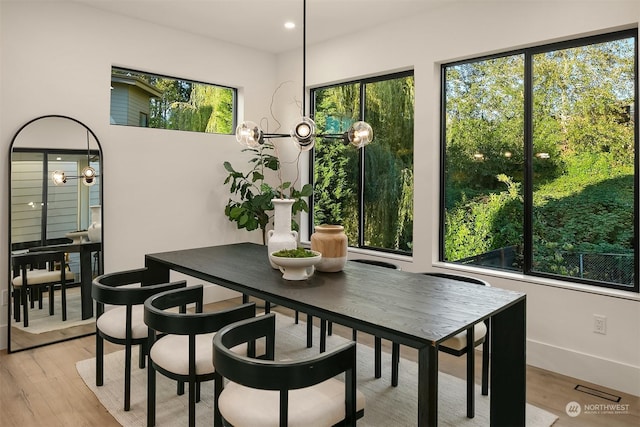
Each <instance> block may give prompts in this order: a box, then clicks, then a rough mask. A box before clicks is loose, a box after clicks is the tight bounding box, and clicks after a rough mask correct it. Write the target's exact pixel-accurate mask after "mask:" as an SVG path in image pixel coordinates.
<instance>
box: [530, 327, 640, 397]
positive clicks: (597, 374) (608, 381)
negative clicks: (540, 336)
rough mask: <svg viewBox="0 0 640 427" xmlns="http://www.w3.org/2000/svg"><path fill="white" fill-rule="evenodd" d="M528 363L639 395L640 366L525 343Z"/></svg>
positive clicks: (533, 343) (561, 348)
mask: <svg viewBox="0 0 640 427" xmlns="http://www.w3.org/2000/svg"><path fill="white" fill-rule="evenodd" d="M527 364H529V365H531V366H536V367H538V368H542V369H546V370H548V371H552V372H556V373H559V374H562V375H566V376H569V377H573V378H576V379H581V380H584V381H588V382H590V383H593V384H598V385H602V386H604V387H608V388H611V389H613V390H617V391H621V392H623V393H628V394H632V395H634V396H640V367H638V366H632V365H629V364H625V363H621V362H618V361H615V360H610V359H604V358H601V357H598V356H594V355H592V354H586V353H582V352H579V351H576V350H572V349H568V348H563V347H558V346H553V345H550V344H547V343H543V342H539V341H535V340H527Z"/></svg>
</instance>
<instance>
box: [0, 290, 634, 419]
mask: <svg viewBox="0 0 640 427" xmlns="http://www.w3.org/2000/svg"><path fill="white" fill-rule="evenodd" d="M235 304H237V301H236V300H230V301H228V302H222V303H217V304H215V305H214V307H219V308H222V307H225V306H228V305H235ZM275 310H276V311H279V312H281V313H284V314H288V315H292V312H291V311H290V310H288V309H285V308H281V307H277V308H275ZM334 333H337V334H340V335H343V336H345V337H347V338H350V337H351V329H348V328H344V327H341V326H339V325H334ZM358 340H359V342H362V343H364V344H366V345H373V338H372V337H371V336H369V335H367V334H362V333H360V334H359V338H358ZM121 349H122V347H120V346H116V345H111V344H109V343H107V345H106V346H105V351H106V352H111V351H117V350H121ZM384 350H385V351H387V352H389V351H390V346H389V343H386V342H385V343H384ZM416 354H417V353H416V351H415V350H413V349H410V348H406V347H402V356H403V357H405V358H407V359H411V360H415V359H416ZM94 356H95V337H93V336H90V337H85V338H79V339H75V340H71V341H66V342H63V343H58V344H54V345H50V346H46V347H41V348H38V349H33V350H26V351H22V352H18V353H12V354H6V352H3V354H1V355H0V426H7V427H8V426H16V427H40V426H47V427H54V426H65V427H74V426H100V427H108V426H118V425H119V424H118V423H117V422H116V421H115V419H114V418H113V417H112V416H111V415H109V413H108V412H107V411H106V410H105V408H104V407H103V406H102V405H101V404H100V402H99V401H98V400H97V399H96V397H95V396H94V394H93V393H92V392H91V391H89V389H88V388H87V387H86V386H85V384H84V382H83V381H82V379H81V378H80V376H79V375H78V373H77V371H76V368H75V363H76V362H77V361H80V360H84V359H88V358H92V357H94ZM476 361H478V362H479V361H480V357H476ZM439 367H440V370H441V371H443V372H446V373H449V374H452V375H455V376H458V377H460V378H464V375H465V360H464V357H454V356H450V355H448V354H445V353H442V352H441V353H440V355H439ZM400 369H402V363H401V364H400ZM476 372H477V373H478V378H477V381H478V383H479V381H480V379H479V373H480V366H478V367H477V369H476ZM389 376H390V373H388V372H385V373H383V378H382V379H381V380H380V381H389ZM578 384H580V385H583V386H587V387H591V388H594V389H597V390H601V391H604V392H607V393H610V394H613V395H616V396H620V397H621V400H620V402H618V403H619V404H621V405H628V411H627V413H625V414H609V415H607V414H602V413H595V414H584V413H582V414H580V415H579V416H577V417H574V418H572V417H569V416H568V415H567V413H566V412H565V407H566V405H567V404H568V403H569V402H572V401H575V402H578V403H579V404H580V405H581V407H584V405H601V404H610V403H613V402H611V401H608V400H606V399H603V398H601V397H596V396H593V395H590V394H586V393H584V392H581V391H576V390H575V389H574V388H575V386H576V385H578ZM399 386H400V387H402V384H400V385H399ZM527 401H528V402H529V403H531V404H533V405H536V406H538V407H540V408H543V409H546V410H547V411H550V412H552V413H554V414H556V415H557V416H559V420H558V421H557V422H556V423H555V424H554V427H555V426H557V427H563V426H575V427H578V426H579V427H589V426H594V427H596V426H598V427H599V426H602V427H622V426H639V425H640V398H639V397H636V396H631V395H627V394H624V393H620V392H617V391H615V390H610V389H607V388H604V387H601V386H598V385H594V384H590V383H587V382H585V381H581V380H576V379H574V378H570V377H566V376H563V375H558V374H555V373H552V372H549V371H545V370H543V369H539V368H534V367H531V366H529V367H528V368H527ZM592 408H596V407H594V406H592Z"/></svg>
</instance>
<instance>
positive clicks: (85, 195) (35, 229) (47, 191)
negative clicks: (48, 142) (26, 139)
mask: <svg viewBox="0 0 640 427" xmlns="http://www.w3.org/2000/svg"><path fill="white" fill-rule="evenodd" d="M87 154H88V155H87ZM86 166H91V167H92V168H94V169H95V171H96V173H97V177H96V184H95V185H91V186H87V185H83V183H82V182H83V181H82V179H81V178H79V177H81V171H82V170H83V169H84V168H85V167H86ZM54 171H57V172H63V173H64V175H65V177H66V179H65V181H66V182H64V183H60V184H59V185H56V183H55V181H54V179H53V178H52V175H53V173H54ZM11 186H12V190H11V250H12V253H19V252H22V251H25V250H28V249H29V248H32V247H35V246H47V245H56V244H61V243H68V242H70V241H73V240H74V238H79V239H83V238H84V239H86V237H85V236H84V235H83V233H84V232H86V230H87V229H88V227H89V225H90V224H91V212H90V206H95V205H100V155H99V152H97V151H89V153H87V152H86V151H77V150H56V151H46V150H29V149H24V150H21V149H14V151H13V154H12V158H11ZM78 232H80V233H78ZM78 234H80V236H79V237H76V236H77V235H78ZM78 257H79V254H78V253H72V254H69V267H70V269H71V270H72V271H73V272H74V274H76V275H79V273H80V272H79V268H80V267H79V260H78Z"/></svg>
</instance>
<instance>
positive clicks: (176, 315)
mask: <svg viewBox="0 0 640 427" xmlns="http://www.w3.org/2000/svg"><path fill="white" fill-rule="evenodd" d="M203 294H204V288H203V286H202V285H196V286H189V287H187V288H182V289H176V290H170V291H166V292H161V293H159V294H155V295H153V296H151V297H149V298H148V299H147V300H146V301H145V302H144V322H145V323H146V324H147V326H148V328H149V369H148V377H147V387H148V389H147V425H148V426H153V425H155V422H156V419H155V416H156V378H155V376H156V371H157V372H160V373H161V374H162V375H164V376H166V377H167V378H171V379H173V380H176V381H177V382H178V394H183V393H184V384H185V383H188V385H189V399H188V406H189V426H194V425H195V414H196V402H197V401H199V400H200V383H202V382H204V381H210V380H214V381H215V384H214V390H215V395H216V396H217V395H218V394H219V393H220V391H221V390H222V388H223V387H224V384H223V383H222V380H221V378H220V377H219V376H218V375H217V374H216V371H217V368H215V366H214V365H213V362H212V359H211V351H212V344H211V340H212V339H213V334H214V333H216V332H217V331H218V330H219V329H220V328H222V327H224V326H226V325H228V324H230V323H233V322H237V321H240V320H244V319H247V318H253V317H255V315H256V306H255V303H248V304H243V305H240V306H237V307H232V308H228V309H225V310H219V311H214V312H203ZM192 305H195V312H191V311H190V312H187V306H189V307H191V306H192ZM176 307H177V308H178V309H179V311H178V312H176V311H175V310H169V309H173V308H176ZM208 335H210V337H209V336H208ZM242 350H244V347H243V349H242ZM242 350H238V351H242ZM248 351H249V352H252V351H253V347H251V346H249V348H248ZM217 414H218V409H217V407H216V408H214V417H216V419H219V418H220V417H219V415H217ZM216 425H219V424H216Z"/></svg>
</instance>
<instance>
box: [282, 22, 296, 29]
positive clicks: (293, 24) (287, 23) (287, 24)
mask: <svg viewBox="0 0 640 427" xmlns="http://www.w3.org/2000/svg"><path fill="white" fill-rule="evenodd" d="M284 27H285V28H286V29H287V30H292V29H294V28H295V27H296V24H295V23H294V22H291V21H288V22H285V23H284Z"/></svg>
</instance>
